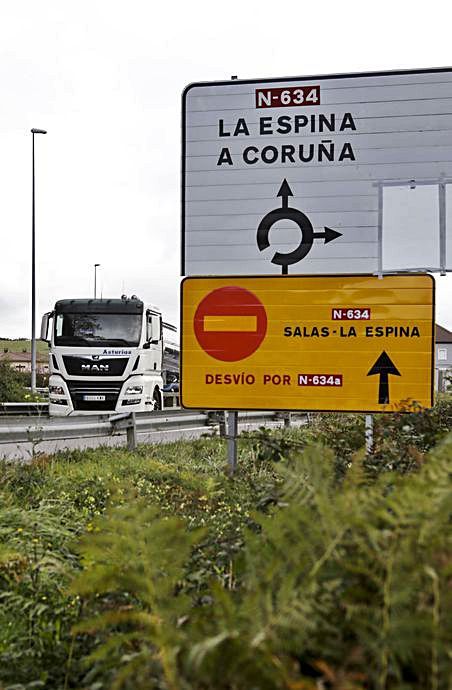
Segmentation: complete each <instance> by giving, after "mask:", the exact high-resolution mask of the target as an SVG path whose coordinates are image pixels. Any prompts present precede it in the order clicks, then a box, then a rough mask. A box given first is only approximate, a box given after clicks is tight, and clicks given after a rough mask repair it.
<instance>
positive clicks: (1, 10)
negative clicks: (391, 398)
mask: <svg viewBox="0 0 452 690" xmlns="http://www.w3.org/2000/svg"><path fill="white" fill-rule="evenodd" d="M451 19H452V8H451V4H450V2H446V1H445V2H440V1H438V0H437V1H436V2H435V1H434V2H432V3H430V4H425V3H422V4H421V3H413V2H405V1H401V0H399V2H394V0H392V1H391V2H387V1H386V0H381V1H380V2H379V3H365V2H363V1H362V0H361V1H360V2H355V1H352V2H350V1H349V2H347V3H339V2H332V1H331V2H330V1H328V0H324V2H317V3H306V2H301V1H300V0H295V1H293V0H288V1H286V2H284V3H280V4H278V3H268V2H263V1H260V2H254V1H252V2H251V1H248V2H243V0H242V1H240V2H236V1H235V0H229V2H227V3H221V2H211V1H210V2H204V1H202V2H201V1H197V0H192V1H191V2H190V3H188V2H184V3H174V2H173V3H159V2H150V1H148V2H145V1H142V0H127V2H125V1H123V2H117V1H116V0H88V1H87V0H77V2H75V1H71V2H69V1H67V0H40V2H36V0H34V1H30V0H16V2H6V0H3V2H1V4H0V55H1V59H0V87H1V94H2V107H1V108H0V152H1V155H0V189H1V196H0V224H1V228H2V237H3V241H2V252H1V271H0V281H1V291H0V317H1V325H0V336H8V337H18V336H29V334H30V331H31V134H30V128H31V127H38V128H43V129H47V130H48V134H47V135H46V136H36V179H37V183H36V194H37V220H36V231H37V315H38V318H37V328H38V331H39V323H40V316H41V314H42V313H43V312H45V311H49V310H51V309H52V306H53V304H54V303H55V301H56V300H57V299H61V298H68V297H88V296H91V295H92V294H93V278H94V268H93V265H94V263H100V264H101V266H100V268H99V269H98V295H99V294H100V292H102V294H103V296H104V297H106V296H108V297H119V296H120V295H121V293H123V292H126V293H127V294H132V293H135V294H137V295H139V296H140V297H141V298H142V299H144V300H145V301H147V302H152V303H154V304H157V305H159V306H160V307H161V308H162V311H163V313H164V316H165V318H166V319H167V320H169V321H176V320H177V319H178V309H179V282H180V277H179V268H180V117H181V116H180V97H181V91H182V89H183V88H184V86H185V85H186V84H188V83H190V82H193V81H209V80H221V79H228V78H229V77H230V76H231V75H238V76H239V77H240V78H257V77H278V76H289V75H294V76H295V75H310V74H328V73H337V72H353V71H371V70H386V69H410V68H422V67H444V66H448V65H450V64H451V63H452V59H451V52H450V26H451ZM437 321H438V322H439V323H441V324H442V325H444V326H446V327H448V328H452V276H448V277H447V278H440V277H438V278H437Z"/></svg>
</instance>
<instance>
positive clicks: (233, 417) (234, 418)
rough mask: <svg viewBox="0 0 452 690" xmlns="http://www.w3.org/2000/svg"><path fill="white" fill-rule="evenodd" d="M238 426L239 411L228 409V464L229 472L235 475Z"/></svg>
mask: <svg viewBox="0 0 452 690" xmlns="http://www.w3.org/2000/svg"><path fill="white" fill-rule="evenodd" d="M237 428H238V413H237V412H236V411H235V410H229V411H228V434H227V439H228V466H229V474H230V475H233V474H234V472H235V470H236V468H237Z"/></svg>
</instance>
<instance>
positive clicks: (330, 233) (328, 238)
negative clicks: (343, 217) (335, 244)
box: [314, 227, 342, 244]
mask: <svg viewBox="0 0 452 690" xmlns="http://www.w3.org/2000/svg"><path fill="white" fill-rule="evenodd" d="M314 237H317V238H318V239H321V238H322V237H324V238H325V244H328V242H332V241H333V240H335V239H336V238H337V237H342V233H341V232H338V231H337V230H332V229H331V228H327V227H325V230H324V231H323V232H315V233H314Z"/></svg>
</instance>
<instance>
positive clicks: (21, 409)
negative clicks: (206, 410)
mask: <svg viewBox="0 0 452 690" xmlns="http://www.w3.org/2000/svg"><path fill="white" fill-rule="evenodd" d="M40 390H42V389H40V388H38V389H37V391H38V392H39V391H40ZM163 408H164V409H179V408H180V403H179V393H168V392H165V391H164V392H163ZM37 414H39V415H48V414H49V403H48V402H5V403H0V417H1V416H3V415H37Z"/></svg>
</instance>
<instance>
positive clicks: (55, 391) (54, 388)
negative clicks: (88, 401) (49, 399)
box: [49, 386, 64, 395]
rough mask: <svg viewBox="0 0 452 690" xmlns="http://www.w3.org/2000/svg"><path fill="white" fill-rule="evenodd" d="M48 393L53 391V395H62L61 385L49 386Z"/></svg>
mask: <svg viewBox="0 0 452 690" xmlns="http://www.w3.org/2000/svg"><path fill="white" fill-rule="evenodd" d="M49 393H53V394H54V395H64V388H63V386H49Z"/></svg>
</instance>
